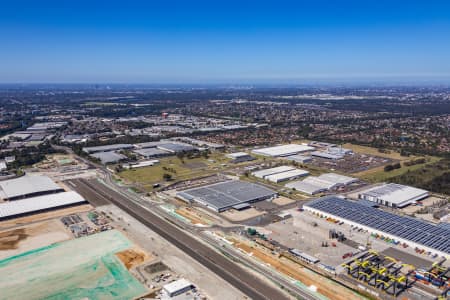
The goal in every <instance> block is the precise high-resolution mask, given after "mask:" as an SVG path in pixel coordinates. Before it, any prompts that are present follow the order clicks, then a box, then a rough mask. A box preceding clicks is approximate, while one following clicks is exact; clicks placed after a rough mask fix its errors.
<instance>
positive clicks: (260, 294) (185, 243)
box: [68, 179, 289, 300]
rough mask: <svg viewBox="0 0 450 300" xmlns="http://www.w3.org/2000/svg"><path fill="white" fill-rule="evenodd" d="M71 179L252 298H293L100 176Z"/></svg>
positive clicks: (78, 187)
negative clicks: (101, 180)
mask: <svg viewBox="0 0 450 300" xmlns="http://www.w3.org/2000/svg"><path fill="white" fill-rule="evenodd" d="M68 182H69V183H70V185H72V187H73V188H74V189H75V190H77V191H78V192H79V193H80V194H81V195H83V196H85V197H86V198H87V199H88V200H91V201H93V202H94V203H93V204H94V205H95V204H97V205H98V204H103V203H112V204H114V205H116V206H118V207H119V208H121V209H123V210H124V211H125V212H127V213H128V214H129V215H131V216H132V217H134V218H136V219H137V220H138V221H140V222H141V223H143V224H144V225H146V226H147V227H148V228H150V229H151V230H153V231H154V232H156V233H157V234H159V235H160V236H162V237H163V238H165V239H166V240H167V241H169V242H170V243H171V244H173V245H175V246H176V247H178V248H179V249H181V250H182V251H184V252H185V253H186V254H188V255H189V256H191V257H192V258H194V259H195V260H197V261H198V262H200V263H201V264H202V265H204V266H205V267H207V268H208V269H210V270H211V271H213V272H214V273H216V274H217V275H218V276H220V277H221V278H223V279H224V280H226V281H227V282H229V283H230V284H231V285H233V286H234V287H236V288H237V289H239V290H240V291H242V292H243V293H244V294H246V295H247V296H249V297H250V298H252V299H254V300H260V299H261V300H263V299H265V300H266V299H271V300H284V299H289V297H288V296H287V295H285V294H284V293H283V292H282V291H281V290H279V289H278V288H276V287H272V286H270V285H269V284H268V283H265V282H264V281H262V280H261V279H259V278H257V277H256V276H255V275H253V274H251V273H250V272H248V271H247V270H245V269H244V268H242V267H241V266H239V265H237V264H236V263H234V262H232V261H231V260H229V259H227V258H226V257H225V256H223V255H222V254H220V253H218V252H217V251H215V250H214V249H212V248H210V247H209V246H207V245H205V244H203V243H202V242H200V241H198V240H197V239H195V238H193V237H192V236H190V235H189V234H188V233H186V232H185V231H183V230H181V229H179V228H178V227H177V226H176V225H174V224H172V223H171V222H169V221H168V220H165V219H163V218H160V217H159V216H157V215H156V214H154V213H152V212H150V211H149V210H147V209H145V208H143V207H142V206H140V205H139V204H137V203H135V202H134V201H130V200H129V199H127V198H126V197H125V196H124V195H122V194H120V193H118V192H116V191H114V190H112V189H110V188H108V187H106V186H105V185H103V184H101V183H99V182H98V181H97V180H86V179H72V180H68Z"/></svg>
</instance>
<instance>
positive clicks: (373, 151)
mask: <svg viewBox="0 0 450 300" xmlns="http://www.w3.org/2000/svg"><path fill="white" fill-rule="evenodd" d="M342 147H343V148H348V149H352V150H353V152H356V153H363V154H369V155H373V156H379V157H386V158H390V159H394V160H399V161H405V160H410V159H413V158H416V157H414V156H409V157H407V156H401V155H400V153H399V152H396V151H392V150H387V151H389V153H382V152H380V151H378V149H376V148H373V147H366V146H360V145H354V144H349V143H347V144H343V145H342Z"/></svg>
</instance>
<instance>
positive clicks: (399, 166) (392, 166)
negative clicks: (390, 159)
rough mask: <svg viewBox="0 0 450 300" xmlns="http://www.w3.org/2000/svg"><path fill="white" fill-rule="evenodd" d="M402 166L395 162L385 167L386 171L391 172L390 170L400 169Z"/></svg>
mask: <svg viewBox="0 0 450 300" xmlns="http://www.w3.org/2000/svg"><path fill="white" fill-rule="evenodd" d="M401 167H402V165H401V164H400V163H395V164H392V165H386V166H385V167H384V171H385V172H390V171H392V170H395V169H400V168H401Z"/></svg>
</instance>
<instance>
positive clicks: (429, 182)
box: [389, 158, 450, 195]
mask: <svg viewBox="0 0 450 300" xmlns="http://www.w3.org/2000/svg"><path fill="white" fill-rule="evenodd" d="M389 181H391V182H395V183H400V184H406V185H412V186H416V187H419V188H423V189H426V190H429V191H432V192H435V193H441V194H446V195H450V184H449V183H450V158H445V159H442V160H440V161H438V162H436V163H433V164H428V165H425V166H424V167H423V168H420V169H418V170H414V171H407V172H406V173H404V174H402V175H399V176H395V177H393V178H391V179H390V180H389Z"/></svg>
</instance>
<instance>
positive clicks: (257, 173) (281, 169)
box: [252, 166, 295, 179]
mask: <svg viewBox="0 0 450 300" xmlns="http://www.w3.org/2000/svg"><path fill="white" fill-rule="evenodd" d="M292 170H295V168H294V167H291V166H279V167H275V168H270V169H263V170H258V171H254V172H252V175H253V176H255V177H258V178H261V179H265V178H266V176H270V175H274V174H279V173H283V172H288V171H292Z"/></svg>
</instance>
